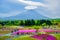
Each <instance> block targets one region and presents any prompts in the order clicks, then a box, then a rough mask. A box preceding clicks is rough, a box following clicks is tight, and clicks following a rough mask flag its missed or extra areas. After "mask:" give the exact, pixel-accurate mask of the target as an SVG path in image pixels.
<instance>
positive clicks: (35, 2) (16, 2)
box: [0, 0, 60, 18]
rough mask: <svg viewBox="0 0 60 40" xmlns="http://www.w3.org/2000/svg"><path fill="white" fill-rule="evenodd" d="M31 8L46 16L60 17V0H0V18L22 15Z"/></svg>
mask: <svg viewBox="0 0 60 40" xmlns="http://www.w3.org/2000/svg"><path fill="white" fill-rule="evenodd" d="M30 10H34V11H36V12H37V14H39V15H43V16H45V17H49V18H60V0H0V18H7V17H12V16H17V15H21V14H24V12H26V13H28V12H29V11H30ZM32 13H34V12H33V11H32ZM30 14H31V13H30ZM34 15H35V13H34ZM36 16H37V15H36Z"/></svg>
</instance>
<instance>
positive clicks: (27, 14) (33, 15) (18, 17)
mask: <svg viewBox="0 0 60 40" xmlns="http://www.w3.org/2000/svg"><path fill="white" fill-rule="evenodd" d="M1 19H3V20H26V19H48V17H45V16H43V15H41V14H38V13H37V12H36V11H34V10H30V11H28V12H24V13H22V14H19V15H16V16H12V17H7V18H1Z"/></svg>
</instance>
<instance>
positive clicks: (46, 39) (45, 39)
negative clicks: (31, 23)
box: [32, 34, 57, 40]
mask: <svg viewBox="0 0 60 40" xmlns="http://www.w3.org/2000/svg"><path fill="white" fill-rule="evenodd" d="M32 37H33V38H36V39H38V40H57V39H56V37H54V36H52V35H47V34H41V35H34V36H32Z"/></svg>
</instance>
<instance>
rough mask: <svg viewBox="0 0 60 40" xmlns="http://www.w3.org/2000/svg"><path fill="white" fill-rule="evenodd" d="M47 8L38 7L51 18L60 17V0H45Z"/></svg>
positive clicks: (39, 10)
mask: <svg viewBox="0 0 60 40" xmlns="http://www.w3.org/2000/svg"><path fill="white" fill-rule="evenodd" d="M44 3H46V4H47V5H48V7H46V8H40V9H37V12H39V13H41V14H42V15H44V16H47V17H50V18H60V16H59V15H60V0H44Z"/></svg>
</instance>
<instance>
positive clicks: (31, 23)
mask: <svg viewBox="0 0 60 40" xmlns="http://www.w3.org/2000/svg"><path fill="white" fill-rule="evenodd" d="M52 24H53V23H52V22H51V21H50V20H33V19H32V20H14V21H10V20H9V21H0V25H2V26H4V25H10V26H11V25H16V26H34V25H36V26H40V25H52Z"/></svg>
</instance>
